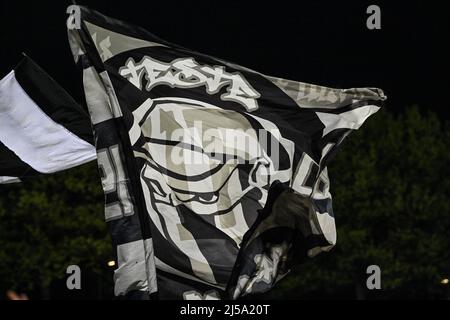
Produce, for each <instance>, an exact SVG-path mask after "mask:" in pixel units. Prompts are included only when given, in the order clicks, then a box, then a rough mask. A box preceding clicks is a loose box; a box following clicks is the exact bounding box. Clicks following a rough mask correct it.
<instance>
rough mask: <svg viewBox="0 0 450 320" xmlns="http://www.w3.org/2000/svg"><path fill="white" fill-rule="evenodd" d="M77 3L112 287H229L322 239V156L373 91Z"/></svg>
mask: <svg viewBox="0 0 450 320" xmlns="http://www.w3.org/2000/svg"><path fill="white" fill-rule="evenodd" d="M76 8H77V10H74V13H73V14H72V16H71V17H70V18H69V21H68V27H69V43H70V46H71V49H72V52H73V55H74V58H75V62H76V63H77V64H78V66H79V67H80V68H82V69H83V78H84V89H85V95H86V101H87V104H88V108H89V110H90V115H91V120H92V124H93V128H94V135H95V141H96V148H97V153H98V164H99V171H100V173H101V176H102V183H103V188H104V192H105V202H106V205H105V218H106V221H107V222H108V224H109V227H110V230H111V234H112V239H113V242H114V246H115V250H116V252H117V260H118V269H117V270H116V271H115V276H114V278H115V294H116V295H117V296H121V297H130V298H152V297H155V298H159V299H190V300H200V299H238V298H241V297H244V296H247V295H251V294H257V293H263V292H266V291H267V290H269V289H271V288H272V287H273V286H274V285H275V283H276V282H277V281H279V280H280V279H281V278H283V277H284V276H285V275H286V274H287V273H288V272H289V270H290V269H291V268H292V266H293V265H294V264H296V263H299V262H301V261H302V260H304V259H306V258H308V257H314V256H316V255H317V254H319V253H321V252H323V251H328V250H330V249H331V248H332V247H333V246H334V245H335V243H336V228H335V219H334V213H333V209H332V197H331V194H330V181H329V178H328V173H327V164H328V162H329V160H330V159H331V158H332V156H333V155H334V154H335V152H336V151H337V149H338V148H339V145H340V144H341V143H342V141H343V140H344V138H345V137H346V136H347V135H348V134H349V133H351V132H352V131H354V130H356V129H358V128H359V127H360V126H361V125H362V124H363V122H364V121H365V120H366V119H367V118H368V117H369V116H371V115H372V114H374V113H375V112H377V111H378V110H379V108H380V106H381V104H382V102H383V100H385V98H386V97H385V96H384V94H383V91H382V90H380V89H376V88H357V89H333V88H327V87H322V86H317V85H312V84H307V83H301V82H296V81H290V80H285V79H280V78H275V77H269V76H266V75H263V74H261V73H258V72H256V71H253V70H250V69H248V68H244V67H242V66H239V65H237V64H234V63H231V62H227V61H224V60H222V59H218V58H214V57H211V56H209V55H205V54H201V53H198V52H194V51H192V50H188V49H185V48H183V47H180V46H178V45H175V44H171V43H168V42H166V41H164V40H161V39H159V38H158V37H156V36H154V35H153V34H151V33H150V32H148V31H146V30H144V29H142V28H140V27H137V26H133V25H131V24H128V23H125V22H122V21H118V20H115V19H112V18H109V17H106V16H104V15H102V14H100V13H98V12H95V11H93V10H90V9H88V8H86V7H76ZM74 21H75V22H77V23H74ZM336 76H337V77H338V76H339V75H336Z"/></svg>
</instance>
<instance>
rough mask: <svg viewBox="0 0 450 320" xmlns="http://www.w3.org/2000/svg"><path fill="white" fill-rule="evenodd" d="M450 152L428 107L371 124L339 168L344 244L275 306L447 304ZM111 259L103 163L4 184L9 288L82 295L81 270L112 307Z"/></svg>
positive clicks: (311, 264) (281, 289)
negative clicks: (77, 273) (74, 270)
mask: <svg viewBox="0 0 450 320" xmlns="http://www.w3.org/2000/svg"><path fill="white" fill-rule="evenodd" d="M449 144H450V130H449V125H448V123H444V122H443V121H441V120H439V119H438V118H437V116H436V115H435V114H432V113H421V112H420V111H419V109H418V108H410V109H409V110H407V111H406V112H405V113H403V114H400V115H396V116H394V115H392V114H391V113H389V112H388V111H386V110H383V111H380V112H379V113H378V114H376V115H375V116H374V117H373V118H371V119H369V120H368V122H367V123H366V124H365V125H364V127H363V128H362V129H361V130H359V131H357V132H356V133H354V134H352V135H351V136H350V137H349V138H348V140H347V141H346V142H345V143H344V145H343V147H342V150H341V151H340V152H339V153H338V155H337V156H336V158H335V159H334V160H333V162H332V164H331V165H330V166H329V174H330V178H331V183H332V190H331V191H332V194H333V197H334V209H335V217H336V223H337V227H338V243H337V245H336V247H335V248H334V249H333V250H332V251H331V252H329V253H326V254H322V255H320V256H318V257H316V258H314V259H311V260H309V261H308V262H306V263H305V264H303V265H301V266H299V267H297V268H296V269H295V270H293V272H292V273H291V274H290V275H289V276H287V277H286V278H285V279H284V280H282V281H281V282H280V283H279V285H278V286H277V288H276V289H275V290H273V291H272V292H270V293H269V294H268V295H266V296H265V297H269V298H276V299H298V298H300V299H316V298H319V299H323V298H333V299H334V298H350V299H351V298H419V297H428V298H444V297H445V296H446V295H447V294H448V292H446V290H448V289H447V288H446V286H444V285H442V284H441V283H440V281H441V279H443V278H448V277H449V274H450V269H449V267H450V241H449V240H448V230H449V229H450V207H449V202H448V196H449V190H450V179H449V176H450V172H449V171H450V169H449V164H450V145H449ZM112 257H113V252H112V250H111V245H110V238H109V235H108V232H107V228H106V224H105V222H104V218H103V195H102V190H101V185H100V181H99V178H98V173H97V170H96V167H95V163H91V164H89V165H85V166H82V167H79V168H76V169H72V170H69V171H66V172H64V173H60V174H53V175H48V176H42V177H38V178H35V179H32V180H30V181H26V182H24V183H22V184H17V185H6V186H0V291H3V292H5V291H6V290H8V289H15V290H18V291H20V292H28V293H31V298H33V297H35V298H50V297H51V298H53V299H58V298H73V297H74V295H73V294H68V293H67V291H68V290H67V289H66V288H65V279H66V277H67V275H66V268H67V266H69V265H71V264H76V265H79V266H80V267H81V268H82V276H83V289H82V290H81V293H79V295H80V296H82V297H90V298H110V297H111V295H112V270H111V269H108V267H107V266H106V262H107V261H108V260H111V258H112ZM369 265H378V266H379V267H380V268H381V285H382V289H381V290H376V291H368V290H367V288H366V279H367V277H368V275H367V274H366V269H367V267H368V266H369ZM51 288H53V289H51ZM50 289H51V290H50Z"/></svg>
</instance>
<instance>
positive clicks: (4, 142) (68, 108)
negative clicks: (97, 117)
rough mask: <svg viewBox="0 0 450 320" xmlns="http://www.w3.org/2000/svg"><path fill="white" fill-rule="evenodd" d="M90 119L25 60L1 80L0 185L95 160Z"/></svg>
mask: <svg viewBox="0 0 450 320" xmlns="http://www.w3.org/2000/svg"><path fill="white" fill-rule="evenodd" d="M93 144H94V142H93V137H92V129H91V124H90V120H89V116H88V114H87V113H86V112H84V111H83V109H82V108H81V106H79V105H78V104H77V103H76V102H75V101H74V100H73V99H72V97H71V96H70V95H69V94H68V93H67V92H66V91H64V89H62V88H61V87H60V86H59V85H58V84H57V83H56V82H55V81H54V80H53V79H51V78H50V76H48V75H47V74H46V73H45V72H44V71H43V70H42V69H41V68H40V67H39V66H38V65H37V64H36V63H34V62H33V61H32V60H31V59H30V58H28V57H24V58H23V59H22V61H21V62H20V63H19V64H18V65H17V67H16V68H15V69H14V70H12V71H11V72H10V73H9V74H8V75H6V76H5V77H4V78H3V79H1V80H0V184H2V183H11V182H17V181H20V179H22V178H26V177H28V176H31V175H34V174H38V173H54V172H58V171H62V170H65V169H69V168H72V167H75V166H78V165H81V164H83V163H86V162H89V161H92V160H94V159H95V158H96V152H95V148H94V146H93Z"/></svg>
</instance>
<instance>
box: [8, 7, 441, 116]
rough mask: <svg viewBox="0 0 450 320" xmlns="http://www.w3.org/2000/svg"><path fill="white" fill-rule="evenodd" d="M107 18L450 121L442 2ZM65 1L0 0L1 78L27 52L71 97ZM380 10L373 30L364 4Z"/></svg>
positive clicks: (115, 10)
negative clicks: (381, 93) (373, 92)
mask: <svg viewBox="0 0 450 320" xmlns="http://www.w3.org/2000/svg"><path fill="white" fill-rule="evenodd" d="M77 3H78V4H82V5H87V6H89V7H91V8H93V9H96V10H98V11H100V12H102V13H104V14H106V15H109V16H111V17H114V18H118V19H122V20H125V21H129V22H132V23H134V24H137V25H140V26H142V27H144V28H146V29H148V30H149V31H150V32H152V33H154V34H156V35H157V36H160V37H161V38H163V39H165V40H167V41H169V42H173V43H178V44H180V45H182V46H184V47H187V48H191V49H195V50H196V51H200V52H203V53H207V54H210V55H215V56H217V57H219V58H223V59H226V60H230V61H233V62H236V63H239V64H241V65H244V66H247V67H250V68H253V69H255V70H258V71H260V72H262V73H265V74H268V75H273V76H278V77H282V78H287V79H293V80H298V81H303V82H310V83H314V84H320V85H326V86H333V87H338V88H344V87H355V86H376V87H380V88H382V89H384V90H385V91H386V93H387V95H388V96H389V101H388V103H387V105H386V106H387V108H389V109H391V110H395V111H398V110H403V109H404V108H405V107H408V106H411V105H413V104H417V105H419V106H421V107H422V109H424V110H427V109H430V110H433V111H436V112H438V113H439V114H440V115H441V116H445V117H448V115H449V112H448V109H449V107H450V106H449V102H448V95H449V92H450V74H449V71H450V62H449V60H450V54H449V53H450V52H449V49H448V45H447V43H448V42H449V40H450V11H449V10H448V9H447V7H446V6H445V1H435V2H432V1H390V2H380V1H375V2H373V1H371V2H368V1H317V0H315V1H311V0H309V1H301V0H298V1H278V0H277V1H242V0H241V1H216V0H211V1H167V0H164V1H162V0H160V1H136V0H127V1H106V0H97V1H93V0H85V1H81V0H80V1H78V2H77ZM70 4H71V1H68V0H66V1H45V0H43V1H38V2H30V1H11V0H9V1H7V0H2V1H1V24H2V25H1V56H2V59H1V60H0V61H1V64H0V75H1V76H4V75H5V74H6V73H7V72H8V71H9V70H11V69H12V68H13V67H14V65H15V64H16V63H17V62H18V61H19V59H20V53H21V52H22V51H24V52H26V53H27V54H28V55H29V56H30V57H31V58H33V59H34V60H35V61H36V62H37V63H38V64H40V65H41V66H42V67H43V68H44V69H45V70H46V71H47V72H48V73H49V74H50V75H52V76H53V77H54V78H55V79H56V80H57V81H58V82H59V83H60V84H61V85H62V86H63V87H64V88H65V89H66V90H68V91H69V92H70V93H71V94H72V95H73V96H74V97H75V98H76V99H77V100H78V101H82V86H81V77H80V74H79V73H78V71H77V69H76V68H75V66H74V63H73V61H72V56H71V53H70V50H69V46H68V41H67V34H66V26H65V21H66V18H67V15H66V13H65V12H66V7H67V6H68V5H70ZM370 4H377V5H379V6H380V8H381V20H382V29H381V30H369V29H367V27H366V19H367V17H368V16H369V15H368V14H367V13H366V9H367V7H368V5H370Z"/></svg>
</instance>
